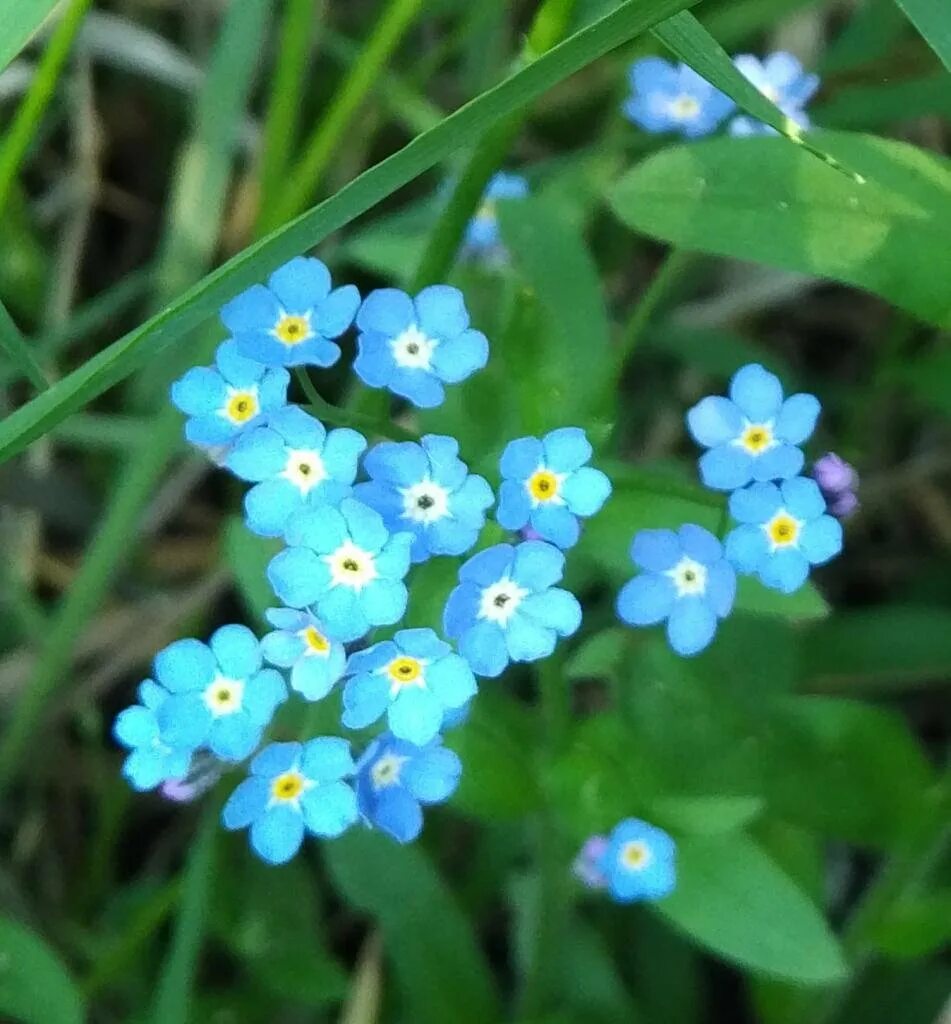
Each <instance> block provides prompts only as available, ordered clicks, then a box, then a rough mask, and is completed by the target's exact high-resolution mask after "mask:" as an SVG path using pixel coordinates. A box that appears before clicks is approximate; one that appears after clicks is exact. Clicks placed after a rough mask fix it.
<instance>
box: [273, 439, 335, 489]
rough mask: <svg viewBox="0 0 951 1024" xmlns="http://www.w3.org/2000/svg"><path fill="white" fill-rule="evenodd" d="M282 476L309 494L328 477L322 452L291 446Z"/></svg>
mask: <svg viewBox="0 0 951 1024" xmlns="http://www.w3.org/2000/svg"><path fill="white" fill-rule="evenodd" d="M281 476H282V477H284V479H285V480H290V482H291V483H292V484H293V485H294V486H295V487H296V488H297V489H298V490H299V491H300V492H301V494H309V493H310V491H312V490H313V488H315V487H316V486H317V485H318V484H319V483H321V482H322V481H324V480H326V479H327V468H326V467H325V466H324V460H323V458H321V455H320V452H315V451H311V450H310V449H307V448H290V449H288V452H287V464H286V465H285V466H284V470H283V472H282V473H281Z"/></svg>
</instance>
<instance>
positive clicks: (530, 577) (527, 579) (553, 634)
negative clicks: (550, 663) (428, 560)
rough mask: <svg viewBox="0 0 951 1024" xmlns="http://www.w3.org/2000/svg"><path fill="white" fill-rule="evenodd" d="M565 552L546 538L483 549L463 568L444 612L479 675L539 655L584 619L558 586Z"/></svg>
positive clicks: (575, 601)
mask: <svg viewBox="0 0 951 1024" xmlns="http://www.w3.org/2000/svg"><path fill="white" fill-rule="evenodd" d="M564 569H565V556H564V555H563V554H562V553H561V551H559V550H558V549H557V548H556V547H553V546H552V545H551V544H546V543H544V542H543V541H525V542H524V543H522V544H519V545H517V546H516V547H513V546H512V545H511V544H497V545H495V546H494V547H491V548H487V549H486V550H485V551H480V552H479V553H478V554H477V555H474V556H473V557H472V558H470V559H469V561H468V562H466V563H465V565H463V566H462V568H461V569H460V570H459V586H458V587H456V589H455V590H453V592H452V593H451V594H450V595H449V600H448V601H447V602H446V608H445V611H444V613H443V628H444V629H445V632H446V635H447V636H448V637H450V638H452V639H454V640H456V641H457V644H458V647H459V653H460V654H461V655H462V656H463V657H464V658H465V659H466V661H468V662H469V664H470V665H471V666H472V669H473V671H474V672H475V673H476V674H477V675H480V676H490V677H493V676H498V675H500V674H501V673H502V671H503V670H504V668H505V666H506V665H507V664H508V663H509V661H537V660H538V659H539V658H547V657H548V656H549V655H550V654H551V653H552V652H553V651H554V649H555V645H556V643H557V642H558V637H560V636H561V637H565V636H571V634H572V633H574V632H575V631H576V630H577V629H578V627H579V626H580V625H581V605H579V604H578V599H577V598H576V597H575V596H574V594H571V593H569V592H568V591H567V590H562V589H560V588H558V587H555V585H554V584H556V583H557V582H558V581H559V580H560V579H561V577H562V575H563V574H564Z"/></svg>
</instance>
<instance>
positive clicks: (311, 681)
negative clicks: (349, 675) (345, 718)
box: [261, 608, 347, 700]
mask: <svg viewBox="0 0 951 1024" xmlns="http://www.w3.org/2000/svg"><path fill="white" fill-rule="evenodd" d="M265 615H266V616H267V620H268V622H270V623H271V625H272V626H275V627H276V629H275V630H274V631H273V632H271V633H268V634H267V635H266V636H265V637H264V639H263V640H262V641H261V653H262V654H263V655H264V657H265V658H266V659H267V660H268V661H269V662H270V663H271V664H272V665H277V666H278V667H279V668H289V669H290V670H291V687H292V688H293V689H295V690H296V691H297V692H298V693H299V694H300V695H301V696H302V697H304V699H305V700H320V699H321V698H322V697H326V696H327V694H328V693H330V691H331V690H332V689H333V686H334V683H336V682H337V680H338V679H341V678H342V677H343V673H344V669H345V668H346V667H347V652H346V650H345V648H344V646H343V644H342V643H340V642H339V641H337V640H334V639H332V638H331V637H330V636H329V635H328V634H327V630H326V629H325V628H324V626H323V625H322V624H321V623H320V622H319V621H318V620H317V619H315V618H314V616H313V615H311V614H310V612H306V611H298V610H296V609H294V608H269V609H268V610H267V612H265Z"/></svg>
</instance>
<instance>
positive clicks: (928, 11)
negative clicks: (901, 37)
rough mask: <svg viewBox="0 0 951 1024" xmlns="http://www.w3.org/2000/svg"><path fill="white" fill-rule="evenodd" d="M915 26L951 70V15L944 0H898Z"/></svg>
mask: <svg viewBox="0 0 951 1024" xmlns="http://www.w3.org/2000/svg"><path fill="white" fill-rule="evenodd" d="M896 2H897V4H898V6H899V7H900V8H901V9H902V10H903V11H904V12H905V14H907V15H908V18H909V20H910V21H911V22H912V23H913V24H914V26H915V28H916V29H918V31H919V32H920V33H921V34H922V35H923V36H924V37H925V41H926V42H927V43H928V45H929V46H930V47H931V49H932V50H934V52H935V53H936V54H937V55H938V57H939V59H940V60H941V63H942V64H943V65H944V66H945V67H946V68H947V69H948V71H951V15H949V13H948V8H947V5H946V4H944V3H943V2H942V0H896Z"/></svg>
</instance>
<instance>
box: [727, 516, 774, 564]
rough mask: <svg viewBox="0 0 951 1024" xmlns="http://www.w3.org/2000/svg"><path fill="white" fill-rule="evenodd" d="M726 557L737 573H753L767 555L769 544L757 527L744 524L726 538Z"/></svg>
mask: <svg viewBox="0 0 951 1024" xmlns="http://www.w3.org/2000/svg"><path fill="white" fill-rule="evenodd" d="M724 547H725V548H726V557H727V559H728V560H729V561H730V563H731V565H733V566H734V567H735V568H736V570H737V572H742V573H753V572H756V571H757V569H758V568H759V566H760V565H761V564H762V563H763V562H764V561H765V559H766V558H767V557H768V555H769V542H768V541H767V539H766V534H765V533H764V532H763V530H762V529H761V528H760V527H759V526H754V525H752V524H746V525H743V526H738V527H736V529H735V530H731V531H730V532H729V533H728V534H727V536H726V543H725V545H724Z"/></svg>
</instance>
